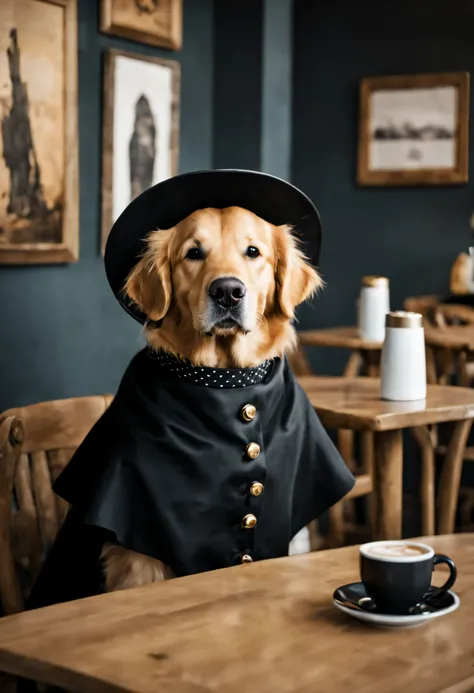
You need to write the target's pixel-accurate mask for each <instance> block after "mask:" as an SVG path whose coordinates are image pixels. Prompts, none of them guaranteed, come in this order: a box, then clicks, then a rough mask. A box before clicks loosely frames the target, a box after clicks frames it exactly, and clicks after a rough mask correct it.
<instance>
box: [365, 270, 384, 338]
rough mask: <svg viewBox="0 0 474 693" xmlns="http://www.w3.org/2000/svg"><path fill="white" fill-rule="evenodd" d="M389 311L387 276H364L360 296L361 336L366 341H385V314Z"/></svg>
mask: <svg viewBox="0 0 474 693" xmlns="http://www.w3.org/2000/svg"><path fill="white" fill-rule="evenodd" d="M389 311H390V292H389V284H388V279H387V277H376V276H370V277H363V278H362V287H361V290H360V297H359V318H358V323H359V336H360V337H361V338H362V339H364V340H365V341H366V342H383V340H384V337H385V316H386V315H387V313H388V312H389Z"/></svg>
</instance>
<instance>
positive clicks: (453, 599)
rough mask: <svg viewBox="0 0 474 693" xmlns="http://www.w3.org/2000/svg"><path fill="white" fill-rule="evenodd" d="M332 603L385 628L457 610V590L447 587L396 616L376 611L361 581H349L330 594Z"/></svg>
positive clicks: (416, 622)
mask: <svg viewBox="0 0 474 693" xmlns="http://www.w3.org/2000/svg"><path fill="white" fill-rule="evenodd" d="M333 601H334V605H335V606H336V607H337V608H338V609H340V610H341V611H342V612H344V613H345V614H348V615H349V616H353V617H354V618H357V619H358V620H359V621H365V622H366V623H371V624H373V625H374V626H382V627H384V628H406V627H407V626H421V625H422V624H423V623H426V622H427V621H431V620H433V619H434V618H438V617H439V616H445V615H446V614H450V613H451V612H452V611H456V609H457V608H458V606H459V604H460V600H459V597H458V595H457V594H455V593H454V592H451V591H448V592H444V593H443V594H442V595H441V596H439V597H436V598H434V599H433V600H431V601H430V600H427V601H426V602H422V603H421V604H418V605H417V606H415V607H414V608H413V609H412V610H411V613H410V614H407V615H406V616H405V615H404V616H396V615H393V614H381V613H379V612H377V610H376V607H375V604H374V602H373V601H372V599H371V598H370V597H368V596H367V592H366V591H365V587H364V585H363V584H362V582H352V583H351V584H349V585H343V586H342V587H338V588H337V590H336V591H335V592H334V594H333Z"/></svg>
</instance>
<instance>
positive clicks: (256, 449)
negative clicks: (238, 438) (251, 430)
mask: <svg viewBox="0 0 474 693" xmlns="http://www.w3.org/2000/svg"><path fill="white" fill-rule="evenodd" d="M245 452H246V453H247V457H249V458H250V459H251V460H256V459H257V457H258V456H259V455H260V445H258V443H249V444H248V445H247V447H246V448H245Z"/></svg>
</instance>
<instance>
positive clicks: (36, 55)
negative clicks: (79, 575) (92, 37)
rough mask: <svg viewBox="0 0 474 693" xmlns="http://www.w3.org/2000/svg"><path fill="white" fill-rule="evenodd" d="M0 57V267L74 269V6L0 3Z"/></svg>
mask: <svg viewBox="0 0 474 693" xmlns="http://www.w3.org/2000/svg"><path fill="white" fill-rule="evenodd" d="M0 51H1V52H2V53H4V54H6V58H7V60H5V61H0V150H1V151H2V156H0V264H12V265H20V264H44V263H69V262H76V261H77V260H78V258H79V205H78V130H77V7H76V0H2V2H1V3H0ZM38 74H41V79H38ZM12 132H14V133H15V138H13V137H12V136H11V133H12Z"/></svg>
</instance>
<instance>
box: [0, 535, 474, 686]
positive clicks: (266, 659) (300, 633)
mask: <svg viewBox="0 0 474 693" xmlns="http://www.w3.org/2000/svg"><path fill="white" fill-rule="evenodd" d="M426 541H428V543H430V544H432V545H433V546H434V548H435V550H436V551H437V552H440V553H445V554H448V555H449V556H451V558H453V560H454V561H455V563H456V564H457V566H458V571H459V577H458V581H457V582H456V585H455V589H456V592H457V593H458V594H459V596H460V598H461V606H460V608H459V609H458V610H457V611H456V612H454V613H453V614H450V615H448V616H446V617H445V618H440V619H439V620H436V621H433V622H431V623H429V624H426V625H424V626H422V627H420V628H411V629H406V630H389V629H387V630H385V629H380V628H373V627H371V626H368V625H366V624H362V623H360V622H357V621H355V620H353V619H351V618H350V617H348V616H346V615H345V614H342V613H341V612H339V611H337V610H336V608H335V607H334V606H333V605H332V593H333V591H334V590H335V589H336V588H337V587H338V586H340V585H342V584H345V583H348V582H353V581H355V580H357V579H358V577H359V574H358V549H357V547H353V546H352V547H348V548H343V549H336V550H333V551H324V552H320V553H310V554H305V555H300V556H294V557H292V558H283V559H278V560H275V561H262V562H255V563H251V564H248V565H243V566H237V567H235V568H228V569H226V570H220V571H215V572H210V573H202V574H201V575H195V576H192V577H186V578H180V579H178V580H170V581H169V582H165V583H157V584H154V585H149V586H147V587H141V588H138V589H132V590H124V591H122V592H115V593H110V594H106V595H101V596H99V597H93V598H90V599H85V600H80V601H77V602H70V603H68V604H60V605H57V606H54V607H48V608H46V609H39V610H38V611H31V612H26V613H22V614H17V615H15V616H8V617H6V618H2V619H0V668H1V669H2V670H4V671H6V672H8V673H10V674H16V675H23V676H29V677H31V678H34V679H36V680H40V681H43V682H46V683H49V684H54V685H58V686H62V687H64V688H66V689H69V690H73V691H77V692H78V693H126V692H130V693H210V692H215V693H242V692H243V691H245V693H290V692H291V693H293V692H294V693H316V692H321V693H322V692H324V693H345V692H346V691H349V690H351V691H356V692H357V693H380V692H381V691H383V693H400V691H404V690H405V691H407V693H411V692H414V691H416V693H435V692H436V693H441V692H444V693H468V692H470V691H472V690H473V688H474V669H473V661H474V640H473V638H472V623H473V620H474V535H472V534H461V535H454V536H445V537H435V538H432V539H427V540H426ZM442 580H444V575H443V576H439V577H438V578H437V579H436V578H435V582H437V583H438V584H440V583H441V581H442Z"/></svg>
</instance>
